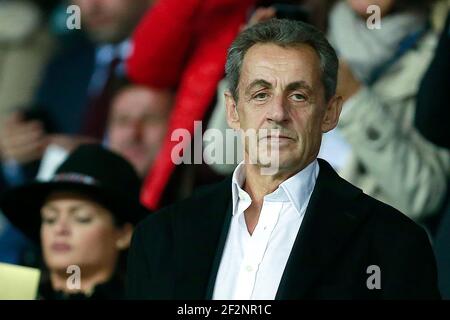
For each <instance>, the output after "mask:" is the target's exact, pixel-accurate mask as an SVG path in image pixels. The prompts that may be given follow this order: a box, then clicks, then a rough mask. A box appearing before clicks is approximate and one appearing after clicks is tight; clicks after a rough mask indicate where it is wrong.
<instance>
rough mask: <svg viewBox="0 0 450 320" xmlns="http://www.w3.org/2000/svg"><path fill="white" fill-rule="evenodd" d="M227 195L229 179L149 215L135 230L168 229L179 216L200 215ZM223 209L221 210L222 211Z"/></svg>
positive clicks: (202, 188) (196, 191)
mask: <svg viewBox="0 0 450 320" xmlns="http://www.w3.org/2000/svg"><path fill="white" fill-rule="evenodd" d="M228 193H229V194H231V177H228V178H226V179H224V180H223V181H221V182H218V183H214V184H210V185H205V186H202V187H200V188H198V189H196V190H195V191H194V192H193V194H192V195H191V196H190V197H188V198H186V199H184V200H181V201H177V202H175V203H173V204H170V205H168V206H166V207H163V208H161V209H159V210H158V211H156V212H154V213H152V214H150V215H149V216H148V217H146V218H145V219H144V220H142V221H141V222H140V223H139V225H138V227H137V229H136V230H138V229H146V230H147V229H161V228H163V227H164V226H165V227H170V225H171V224H172V222H173V221H174V220H175V219H177V218H178V217H179V216H180V215H182V216H183V217H187V218H189V217H193V216H197V215H201V214H202V213H203V212H204V211H205V209H207V208H211V207H212V206H213V205H217V203H216V202H218V201H223V199H224V198H226V197H227V194H228ZM222 208H223V207H222ZM225 209H226V208H223V210H225ZM206 211H207V210H206Z"/></svg>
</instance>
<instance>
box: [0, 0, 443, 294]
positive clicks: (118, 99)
mask: <svg viewBox="0 0 450 320" xmlns="http://www.w3.org/2000/svg"><path fill="white" fill-rule="evenodd" d="M371 4H375V5H378V7H379V8H380V14H381V21H380V27H381V28H379V29H378V28H370V27H369V26H368V24H367V23H366V22H367V19H368V18H369V17H370V16H371V15H372V13H373V12H372V13H368V12H367V8H368V6H369V5H371ZM70 5H77V6H79V8H80V9H81V16H80V17H81V29H73V30H72V29H70V28H68V25H67V20H68V19H69V17H71V15H72V14H73V11H70V12H69V13H68V12H67V8H68V7H69V6H70ZM449 7H450V1H447V0H436V1H432V0H373V1H369V0H343V1H325V0H304V1H301V0H298V1H270V0H261V1H257V0H183V1H181V0H133V1H129V0H72V1H61V0H34V1H33V0H0V159H1V162H0V193H3V192H5V191H6V190H9V189H11V188H16V187H19V186H21V185H26V184H27V183H30V182H31V181H34V180H38V181H48V180H51V179H52V176H53V175H54V172H55V170H56V169H57V168H58V167H59V165H60V164H61V163H63V161H64V160H65V159H67V157H68V156H69V155H70V154H71V152H72V151H74V150H76V149H77V148H78V147H79V146H81V145H84V144H93V143H94V144H101V145H103V146H104V147H105V148H107V149H109V150H112V151H113V152H115V153H116V154H118V155H120V156H122V157H123V158H124V159H126V160H128V161H129V163H131V165H132V166H133V167H134V169H135V171H136V172H137V174H138V175H139V177H140V179H141V181H142V187H141V190H140V195H139V196H140V201H141V203H142V205H143V206H145V207H146V208H147V209H148V211H149V214H151V213H150V212H151V211H155V210H157V209H158V208H160V207H163V206H165V205H168V204H170V203H173V202H174V201H177V200H181V199H183V198H185V197H188V196H189V195H191V194H192V192H193V191H194V189H196V188H197V187H200V186H202V185H205V184H209V183H213V182H216V181H220V180H222V179H223V178H224V177H225V176H227V175H229V174H231V173H232V171H233V169H234V168H235V165H236V164H237V162H238V161H239V159H236V163H235V164H211V165H207V164H206V163H203V164H196V165H194V164H181V165H175V164H174V163H173V161H172V159H171V153H172V150H173V148H174V146H176V145H177V144H178V143H179V141H172V139H171V134H172V132H174V130H176V129H179V128H183V129H186V130H188V132H190V133H191V134H192V136H193V134H194V129H195V128H194V121H202V124H203V126H202V129H203V130H206V129H209V128H214V129H219V130H222V131H225V129H226V128H227V124H226V120H225V106H224V101H223V93H224V91H225V89H226V82H225V80H224V78H225V77H224V64H225V60H226V53H227V48H228V47H229V45H230V44H231V42H232V41H233V39H234V38H235V37H236V35H237V34H238V33H239V32H240V30H242V29H243V28H246V27H248V26H251V25H252V24H255V23H257V22H259V21H264V20H267V19H271V18H274V17H278V18H288V19H299V20H303V21H305V22H308V23H311V24H313V25H315V26H316V27H317V28H319V29H321V30H322V31H323V32H324V33H326V34H327V35H328V38H329V40H330V42H331V43H332V45H333V47H334V48H335V49H336V52H337V54H338V56H339V59H340V70H339V84H338V89H337V92H338V94H340V95H342V96H343V98H344V101H345V102H344V107H343V112H342V114H341V120H340V123H339V126H338V128H336V129H335V130H333V131H332V132H330V133H327V134H326V135H324V138H323V144H322V148H321V152H320V154H319V157H321V158H324V159H326V160H328V161H329V162H330V163H331V164H332V165H333V167H334V168H335V169H336V170H337V171H338V172H339V174H340V175H341V176H342V177H344V178H345V179H347V180H349V181H350V182H352V183H353V184H355V185H357V186H358V187H360V188H362V189H363V190H364V191H365V192H366V193H367V194H369V195H371V196H373V197H375V198H377V199H380V200H381V201H383V202H386V203H388V204H389V205H391V206H393V207H395V208H397V209H399V210H400V211H401V212H403V213H404V214H405V215H407V216H409V217H410V218H411V219H413V220H414V221H415V222H417V223H419V224H421V225H422V226H424V228H426V229H427V231H428V233H429V237H430V241H431V242H432V244H433V247H434V249H435V253H436V259H437V262H438V268H439V277H440V279H439V280H440V286H441V291H442V294H443V296H444V297H447V298H450V202H449V191H448V189H449V188H448V186H449V183H448V182H449V176H450V151H449V146H450V135H449V128H450V124H449V122H450V121H449V120H450V114H449V108H450V105H449V92H450V90H449V88H450V87H449V81H448V78H449V75H450V61H449V57H450V55H449V53H450V50H449V40H450V26H449V19H450V18H449ZM238 147H239V146H238V145H235V144H234V143H229V141H227V145H226V148H227V149H226V150H228V152H231V151H233V150H235V149H236V148H238ZM105 165H106V164H105ZM114 174H115V171H114V168H113V169H112V170H111V175H114ZM123 192H124V193H127V192H130V191H129V190H127V189H126V188H124V189H123ZM21 201H24V202H26V201H27V199H26V196H24V198H23V199H22V200H21ZM28 214H30V215H32V214H37V215H39V212H37V213H32V212H30V213H28ZM91 245H92V246H95V245H96V244H91ZM40 248H41V245H40V243H39V241H37V242H34V241H33V240H32V239H28V238H27V237H26V236H24V235H23V233H22V232H21V230H20V228H16V226H14V225H13V224H11V223H10V222H9V221H8V219H7V218H6V217H5V216H4V215H2V214H1V212H0V262H6V263H12V264H18V265H25V266H32V267H39V268H42V266H43V265H45V264H49V261H43V258H42V257H41V256H42V255H41V250H40ZM47 258H48V257H47ZM44 260H45V259H44ZM49 260H51V259H49ZM114 263H116V262H114ZM47 267H49V266H47ZM0 285H1V284H0Z"/></svg>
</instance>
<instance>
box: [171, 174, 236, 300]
mask: <svg viewBox="0 0 450 320" xmlns="http://www.w3.org/2000/svg"><path fill="white" fill-rule="evenodd" d="M230 202H231V178H229V179H226V180H224V181H223V182H222V183H220V184H219V185H218V186H216V187H213V189H209V190H208V191H207V192H203V193H202V195H199V196H198V197H195V198H194V199H193V201H190V202H188V203H187V204H186V206H185V207H184V210H183V212H182V213H180V214H178V215H177V216H176V219H173V237H174V239H175V240H174V245H175V248H174V260H175V268H176V279H175V293H174V298H175V299H205V297H206V296H207V292H209V291H211V288H210V287H211V285H212V286H214V282H212V284H211V281H214V280H215V274H216V273H217V268H218V264H219V263H220V256H221V255H222V250H223V244H224V243H225V240H224V239H222V238H223V237H225V239H226V233H225V234H223V232H222V230H224V229H225V228H224V225H227V224H229V222H228V223H227V222H226V219H225V217H226V213H227V212H228V210H227V208H228V206H229V203H230ZM230 217H231V213H230ZM228 219H229V218H228ZM226 231H228V228H226ZM221 234H222V236H221ZM222 242H223V243H222ZM217 255H218V256H219V257H218V258H217ZM217 259H219V261H218V262H216V261H215V260H217ZM216 264H217V266H216ZM213 276H214V277H213ZM212 277H213V279H212V280H210V278H212ZM211 294H212V291H211Z"/></svg>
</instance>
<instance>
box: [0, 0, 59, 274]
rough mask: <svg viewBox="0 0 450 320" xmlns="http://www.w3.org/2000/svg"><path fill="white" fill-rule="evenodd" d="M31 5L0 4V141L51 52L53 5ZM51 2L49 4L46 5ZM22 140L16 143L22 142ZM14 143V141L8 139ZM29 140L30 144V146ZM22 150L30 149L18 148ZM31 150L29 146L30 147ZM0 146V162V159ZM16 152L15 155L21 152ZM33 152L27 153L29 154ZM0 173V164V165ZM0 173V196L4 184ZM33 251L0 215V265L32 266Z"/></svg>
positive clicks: (28, 100)
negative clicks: (49, 18)
mask: <svg viewBox="0 0 450 320" xmlns="http://www.w3.org/2000/svg"><path fill="white" fill-rule="evenodd" d="M34 2H35V1H25V0H22V1H19V0H4V1H0V140H1V142H4V141H7V140H8V139H9V138H10V137H9V132H7V131H8V130H4V125H5V121H7V122H12V121H14V119H15V117H16V116H12V118H10V119H9V120H7V119H8V117H10V115H11V113H14V112H17V111H20V110H23V109H24V108H25V106H27V105H29V104H30V103H31V101H32V99H33V94H34V91H35V90H36V88H37V86H38V83H39V79H40V76H41V73H42V72H43V69H44V66H45V64H46V63H47V61H48V59H50V56H51V54H52V52H53V51H54V48H55V43H54V42H55V41H54V40H55V39H54V38H53V36H52V35H51V34H50V32H49V28H48V25H47V23H46V13H47V11H46V10H47V9H49V10H50V9H51V7H52V6H51V5H54V1H47V4H46V6H45V8H43V7H38V6H37V5H35V4H34ZM50 2H52V3H50ZM34 128H35V124H31V125H30V126H28V127H27V128H26V130H25V131H26V132H25V133H31V135H35V134H36V130H35V129H34ZM24 137H26V136H20V137H18V139H22V141H24V140H23V139H24ZM11 138H12V139H14V137H11ZM33 139H34V138H32V137H31V140H32V141H31V142H32V143H31V144H33ZM21 148H22V150H23V149H27V148H30V146H28V145H27V144H22V145H21ZM31 148H33V146H31ZM2 149H3V148H2V143H0V158H3V159H5V156H3V157H1V155H2ZM22 150H18V152H22ZM32 153H33V152H31V154H32ZM0 169H1V164H0ZM7 180H9V179H8V177H4V176H3V174H2V173H1V170H0V192H1V191H2V189H3V187H4V186H5V185H6V184H7ZM34 252H35V248H34V246H33V245H32V244H31V243H29V242H28V241H27V239H25V238H24V237H23V236H22V235H21V234H20V233H19V232H18V231H17V230H16V229H15V228H13V227H11V226H10V225H9V224H8V222H7V220H6V219H5V218H4V217H3V216H2V213H1V212H0V261H1V262H6V263H18V262H21V263H22V264H25V265H34V264H35V263H36V261H35V254H34Z"/></svg>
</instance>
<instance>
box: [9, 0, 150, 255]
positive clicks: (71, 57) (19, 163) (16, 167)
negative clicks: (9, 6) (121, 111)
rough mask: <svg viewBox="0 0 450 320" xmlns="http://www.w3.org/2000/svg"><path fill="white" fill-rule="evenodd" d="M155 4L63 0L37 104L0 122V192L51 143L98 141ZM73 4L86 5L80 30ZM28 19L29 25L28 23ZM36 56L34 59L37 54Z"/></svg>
mask: <svg viewBox="0 0 450 320" xmlns="http://www.w3.org/2000/svg"><path fill="white" fill-rule="evenodd" d="M152 2H153V1H152V0H135V1H127V0H107V1H105V0H73V1H70V2H66V1H64V2H62V3H61V5H60V7H59V8H58V9H57V12H56V13H55V14H53V15H52V16H56V17H58V14H57V13H58V12H59V13H60V15H59V16H62V17H63V18H62V19H60V20H61V22H60V24H59V25H58V24H56V23H55V24H56V25H58V26H59V28H60V29H57V28H56V27H55V26H53V27H54V29H57V30H59V31H58V32H59V33H58V40H59V41H58V51H57V52H56V55H55V56H54V57H53V58H52V59H51V61H50V63H49V64H48V66H47V67H46V68H45V71H44V76H43V79H42V83H41V85H40V87H39V89H38V90H37V92H36V97H35V99H34V102H32V103H30V104H29V105H30V107H29V108H28V110H26V111H25V112H19V113H15V114H12V115H11V116H9V118H8V119H7V120H6V122H7V124H6V125H5V126H3V127H2V126H0V157H1V160H2V163H1V165H0V192H1V190H2V188H5V186H15V185H20V184H22V183H25V182H27V181H30V180H31V179H32V178H33V177H35V175H36V173H37V170H38V168H39V164H40V159H41V157H42V155H43V152H44V150H45V149H46V147H47V146H48V145H52V144H56V145H60V146H62V147H63V148H65V149H66V150H67V152H70V151H72V150H73V149H75V148H76V147H77V146H78V145H79V144H81V143H85V142H89V141H93V140H92V139H90V138H86V137H85V135H90V136H93V137H94V138H99V137H101V136H102V135H103V133H104V125H105V124H106V121H107V112H108V110H107V107H108V106H109V99H110V95H111V87H112V84H113V83H114V77H115V76H116V75H117V74H119V75H120V74H123V66H122V62H123V60H124V59H125V58H126V56H127V55H128V52H129V48H128V47H129V44H128V39H127V38H128V36H129V35H130V34H131V32H132V31H133V28H134V27H135V25H136V24H137V23H138V21H139V19H140V17H141V16H142V15H143V14H144V12H145V10H146V9H147V8H148V7H149V5H150V4H151V3H152ZM38 3H39V4H40V5H41V6H43V7H45V9H51V7H50V6H49V5H50V4H54V1H51V2H47V3H44V2H43V1H38ZM2 4H3V2H2ZM69 4H75V5H78V6H79V7H80V9H81V22H82V31H81V32H79V31H71V30H67V27H66V19H67V17H68V15H67V14H66V9H67V6H68V5H69ZM2 13H3V11H2ZM55 19H56V18H55ZM0 20H2V19H0ZM2 22H4V20H2V21H1V22H0V23H2ZM25 22H27V23H24V25H28V24H29V23H28V21H26V20H25ZM61 25H62V26H61ZM55 32H56V31H55ZM86 34H87V36H88V39H87V38H86V37H85V35H86ZM0 50H1V49H0ZM0 52H1V51H0ZM27 53H28V52H27ZM29 53H30V54H31V53H32V52H29ZM31 55H32V58H30V59H28V60H29V61H32V59H34V57H35V56H34V54H31ZM36 57H37V54H36ZM0 63H1V62H0ZM27 63H28V61H26V62H25V63H23V65H22V66H24V67H25V68H27V70H24V71H20V70H21V69H20V68H19V67H22V66H19V67H18V68H17V69H14V73H13V75H14V76H21V77H22V76H24V79H25V80H23V83H24V84H25V83H26V81H28V79H29V78H31V77H33V70H32V68H31V67H30V68H28V67H27V65H28V64H27ZM18 70H19V71H18ZM28 71H30V72H31V73H30V74H29V73H28ZM3 96H4V95H3V94H2V95H1V96H0V100H1V99H2V98H3ZM11 228H12V227H9V226H5V227H4V230H5V233H4V234H0V242H3V241H9V242H11V239H14V238H13V237H11V236H8V238H7V239H5V237H6V235H9V234H10V231H11ZM14 242H15V243H14ZM14 242H13V243H10V244H9V245H8V246H9V247H11V248H12V247H16V244H17V241H14ZM0 249H1V248H0ZM1 256H2V253H1V251H0V257H1Z"/></svg>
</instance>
